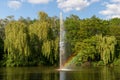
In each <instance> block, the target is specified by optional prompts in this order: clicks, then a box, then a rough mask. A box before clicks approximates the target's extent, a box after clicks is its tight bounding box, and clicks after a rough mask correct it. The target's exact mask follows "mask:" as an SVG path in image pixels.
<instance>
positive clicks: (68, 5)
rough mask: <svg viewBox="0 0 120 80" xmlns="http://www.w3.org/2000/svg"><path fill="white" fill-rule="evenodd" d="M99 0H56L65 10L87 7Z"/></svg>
mask: <svg viewBox="0 0 120 80" xmlns="http://www.w3.org/2000/svg"><path fill="white" fill-rule="evenodd" d="M98 1H99V0H89V1H88V0H57V3H58V7H59V8H60V9H62V10H63V11H65V12H68V11H72V10H77V11H79V10H82V9H83V8H85V7H88V6H89V5H91V4H92V3H95V2H98Z"/></svg>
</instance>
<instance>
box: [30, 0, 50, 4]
mask: <svg viewBox="0 0 120 80" xmlns="http://www.w3.org/2000/svg"><path fill="white" fill-rule="evenodd" d="M50 1H51V0H28V2H29V3H32V4H46V3H48V2H50Z"/></svg>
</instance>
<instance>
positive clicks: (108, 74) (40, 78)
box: [0, 67, 120, 80]
mask: <svg viewBox="0 0 120 80" xmlns="http://www.w3.org/2000/svg"><path fill="white" fill-rule="evenodd" d="M0 80H120V67H114V68H109V67H94V68H93V67H89V68H79V69H76V70H75V71H57V70H56V69H55V68H50V67H17V68H0Z"/></svg>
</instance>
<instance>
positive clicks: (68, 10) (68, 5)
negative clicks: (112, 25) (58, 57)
mask: <svg viewBox="0 0 120 80" xmlns="http://www.w3.org/2000/svg"><path fill="white" fill-rule="evenodd" d="M119 8H120V0H0V19H1V18H5V17H6V16H10V15H14V17H15V19H18V18H19V17H20V16H23V17H25V18H26V17H30V18H31V19H34V18H37V14H38V12H39V11H44V12H46V13H47V14H48V15H49V16H59V13H60V12H63V16H64V17H66V16H69V15H70V14H75V15H78V16H79V17H80V18H82V19H83V18H89V17H91V16H93V15H96V16H97V17H99V18H103V19H109V18H114V17H118V18H120V9H119Z"/></svg>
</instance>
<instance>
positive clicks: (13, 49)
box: [4, 21, 30, 66]
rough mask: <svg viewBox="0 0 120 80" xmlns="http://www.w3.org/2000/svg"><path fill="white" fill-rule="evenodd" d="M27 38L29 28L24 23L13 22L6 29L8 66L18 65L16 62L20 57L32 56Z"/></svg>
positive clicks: (5, 49)
mask: <svg viewBox="0 0 120 80" xmlns="http://www.w3.org/2000/svg"><path fill="white" fill-rule="evenodd" d="M27 37H28V36H27V27H26V25H25V24H24V23H22V22H17V21H13V22H10V23H9V24H8V25H7V26H6V27H5V40H4V43H5V44H4V51H5V52H7V54H6V56H5V57H6V65H7V66H10V64H11V66H14V65H17V64H15V62H17V61H16V59H18V57H19V56H21V57H23V56H25V57H27V56H29V55H30V48H29V45H28V40H27ZM12 64H13V65H12Z"/></svg>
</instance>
